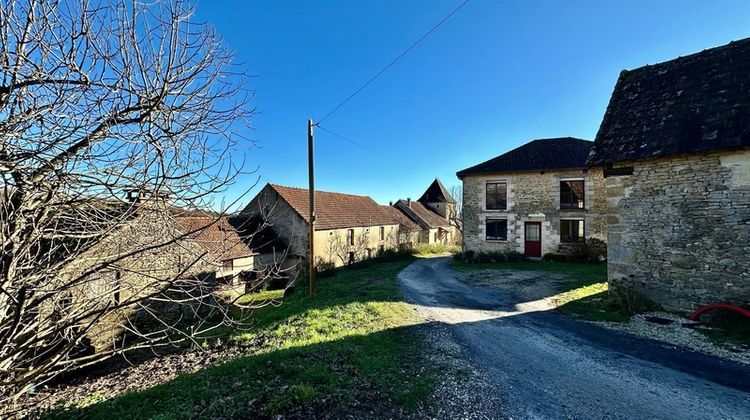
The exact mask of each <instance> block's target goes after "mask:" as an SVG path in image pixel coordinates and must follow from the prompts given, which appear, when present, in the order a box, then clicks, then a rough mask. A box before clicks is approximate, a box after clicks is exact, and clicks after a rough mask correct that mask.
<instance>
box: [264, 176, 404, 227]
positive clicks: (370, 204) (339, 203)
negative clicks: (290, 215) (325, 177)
mask: <svg viewBox="0 0 750 420" xmlns="http://www.w3.org/2000/svg"><path fill="white" fill-rule="evenodd" d="M268 186H269V187H270V188H272V189H273V190H274V191H276V192H277V193H278V194H279V196H280V197H281V198H282V199H284V201H286V202H287V203H289V205H290V206H291V207H292V208H293V209H294V211H296V212H297V213H298V214H299V215H300V216H301V217H302V218H303V219H304V220H305V222H307V223H310V216H309V212H310V211H309V206H310V192H309V190H307V189H302V188H292V187H285V186H282V185H274V184H268ZM315 213H316V215H317V219H316V220H315V230H329V229H344V228H352V227H364V226H379V225H395V224H397V222H396V221H394V219H393V218H392V217H391V215H390V214H389V213H388V212H386V210H383V208H382V206H381V205H379V204H378V203H376V202H375V200H373V199H372V198H370V197H367V196H363V195H351V194H341V193H335V192H327V191H315Z"/></svg>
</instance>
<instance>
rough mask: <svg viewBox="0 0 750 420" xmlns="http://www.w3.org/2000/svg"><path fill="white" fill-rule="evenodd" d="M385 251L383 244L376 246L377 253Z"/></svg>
mask: <svg viewBox="0 0 750 420" xmlns="http://www.w3.org/2000/svg"><path fill="white" fill-rule="evenodd" d="M383 253H385V247H384V246H383V245H380V246H379V247H378V255H383Z"/></svg>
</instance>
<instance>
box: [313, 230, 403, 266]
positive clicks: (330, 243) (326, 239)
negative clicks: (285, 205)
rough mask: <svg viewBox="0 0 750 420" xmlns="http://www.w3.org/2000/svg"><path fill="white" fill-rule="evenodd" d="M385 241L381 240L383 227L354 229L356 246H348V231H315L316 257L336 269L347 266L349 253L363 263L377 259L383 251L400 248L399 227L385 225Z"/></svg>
mask: <svg viewBox="0 0 750 420" xmlns="http://www.w3.org/2000/svg"><path fill="white" fill-rule="evenodd" d="M382 227H383V229H384V232H383V233H384V239H382V240H381V239H380V228H381V226H366V227H354V228H351V229H353V230H354V245H348V243H347V234H348V231H349V228H346V229H330V230H316V231H315V255H316V256H317V257H318V258H320V259H322V260H323V261H328V262H332V263H334V264H335V265H336V267H340V266H342V265H346V263H347V262H348V261H347V260H348V254H349V252H353V253H354V260H355V261H361V260H363V259H366V258H372V257H375V256H376V255H377V253H378V250H379V249H380V247H381V246H382V247H383V249H396V248H398V234H399V230H398V225H397V224H393V225H384V226H382Z"/></svg>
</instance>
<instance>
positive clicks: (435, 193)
mask: <svg viewBox="0 0 750 420" xmlns="http://www.w3.org/2000/svg"><path fill="white" fill-rule="evenodd" d="M417 201H419V202H420V203H450V204H456V200H454V199H453V197H451V193H449V192H448V190H446V189H445V186H444V185H443V183H442V182H440V180H439V179H437V178H435V180H434V181H432V184H430V186H429V187H427V190H426V191H425V192H424V194H422V196H421V197H419V200H417Z"/></svg>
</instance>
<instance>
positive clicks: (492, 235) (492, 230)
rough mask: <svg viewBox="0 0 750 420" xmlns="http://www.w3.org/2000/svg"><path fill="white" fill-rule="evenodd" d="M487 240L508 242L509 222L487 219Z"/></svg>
mask: <svg viewBox="0 0 750 420" xmlns="http://www.w3.org/2000/svg"><path fill="white" fill-rule="evenodd" d="M485 238H486V239H487V240H488V241H507V240H508V220H507V219H487V220H486V221H485Z"/></svg>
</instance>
